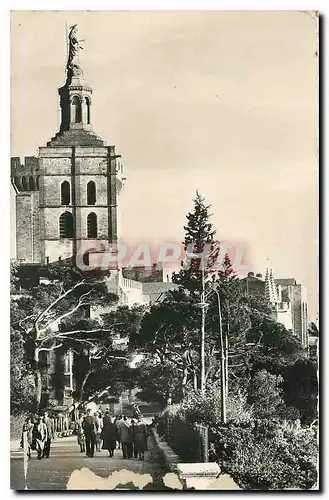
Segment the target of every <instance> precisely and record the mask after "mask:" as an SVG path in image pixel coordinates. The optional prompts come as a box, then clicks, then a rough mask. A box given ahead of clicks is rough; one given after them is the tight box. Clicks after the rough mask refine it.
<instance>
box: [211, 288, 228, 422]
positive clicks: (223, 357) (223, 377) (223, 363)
mask: <svg viewBox="0 0 329 500" xmlns="http://www.w3.org/2000/svg"><path fill="white" fill-rule="evenodd" d="M214 292H215V294H216V296H217V305H218V329H219V343H220V384H221V390H220V392H221V413H222V415H221V416H222V423H223V424H226V391H227V350H228V339H227V335H226V336H225V350H224V339H223V327H222V310H221V302H220V295H219V291H218V290H217V289H216V288H215V289H214Z"/></svg>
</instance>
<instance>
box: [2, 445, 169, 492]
mask: <svg viewBox="0 0 329 500" xmlns="http://www.w3.org/2000/svg"><path fill="white" fill-rule="evenodd" d="M17 443H18V442H17ZM17 443H16V442H12V444H11V448H12V449H11V488H12V489H14V490H24V489H25V481H24V470H23V452H22V450H20V451H17V446H16V444H17ZM148 444H149V450H148V452H147V453H146V454H145V460H144V461H141V460H137V459H130V460H124V459H123V458H122V451H121V450H115V453H114V457H113V458H110V457H109V456H108V451H107V450H101V451H100V452H95V457H94V458H87V457H85V455H84V454H82V453H81V452H80V448H79V446H78V444H77V438H76V436H71V437H68V438H58V439H55V440H54V441H53V443H52V447H51V452H50V457H49V458H48V459H42V460H37V458H36V452H35V451H33V452H32V458H31V459H30V460H29V461H28V470H27V481H26V486H27V489H28V490H65V489H66V486H67V483H68V480H69V477H70V475H71V473H72V472H73V471H74V470H79V469H81V468H83V467H86V468H88V469H90V470H91V471H92V472H94V473H95V474H96V475H97V476H100V477H103V478H107V477H108V476H109V475H110V474H111V473H112V472H113V471H117V470H121V469H127V470H129V471H133V472H136V473H139V474H150V475H151V476H152V478H153V484H154V485H155V484H157V483H158V482H159V481H160V483H161V477H162V476H163V475H164V474H165V472H164V471H163V469H162V467H161V465H160V464H159V463H158V461H157V459H156V454H155V450H154V448H153V447H152V442H151V440H150V439H149V442H148ZM15 450H16V451H15Z"/></svg>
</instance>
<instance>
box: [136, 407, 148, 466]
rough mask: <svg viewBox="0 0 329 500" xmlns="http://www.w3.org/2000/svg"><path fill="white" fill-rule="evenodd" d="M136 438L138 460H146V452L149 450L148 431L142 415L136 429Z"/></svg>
mask: <svg viewBox="0 0 329 500" xmlns="http://www.w3.org/2000/svg"><path fill="white" fill-rule="evenodd" d="M134 438H135V445H136V450H137V454H138V458H139V459H140V460H144V452H145V451H146V450H147V429H146V425H145V423H144V422H143V416H142V415H139V417H138V420H137V424H136V425H135V427H134Z"/></svg>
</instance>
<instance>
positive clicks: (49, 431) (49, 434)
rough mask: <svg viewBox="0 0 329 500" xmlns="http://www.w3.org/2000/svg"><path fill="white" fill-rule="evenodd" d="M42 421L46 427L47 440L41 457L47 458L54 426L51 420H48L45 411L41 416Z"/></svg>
mask: <svg viewBox="0 0 329 500" xmlns="http://www.w3.org/2000/svg"><path fill="white" fill-rule="evenodd" d="M43 421H44V423H45V424H46V427H47V439H46V441H45V446H44V449H43V457H44V458H49V454H50V446H51V441H52V439H54V426H53V422H52V420H51V419H50V417H49V416H48V413H47V412H46V411H45V412H44V414H43Z"/></svg>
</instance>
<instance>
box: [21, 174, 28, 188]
mask: <svg viewBox="0 0 329 500" xmlns="http://www.w3.org/2000/svg"><path fill="white" fill-rule="evenodd" d="M22 190H23V191H28V190H29V188H28V185H27V180H26V177H22Z"/></svg>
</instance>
